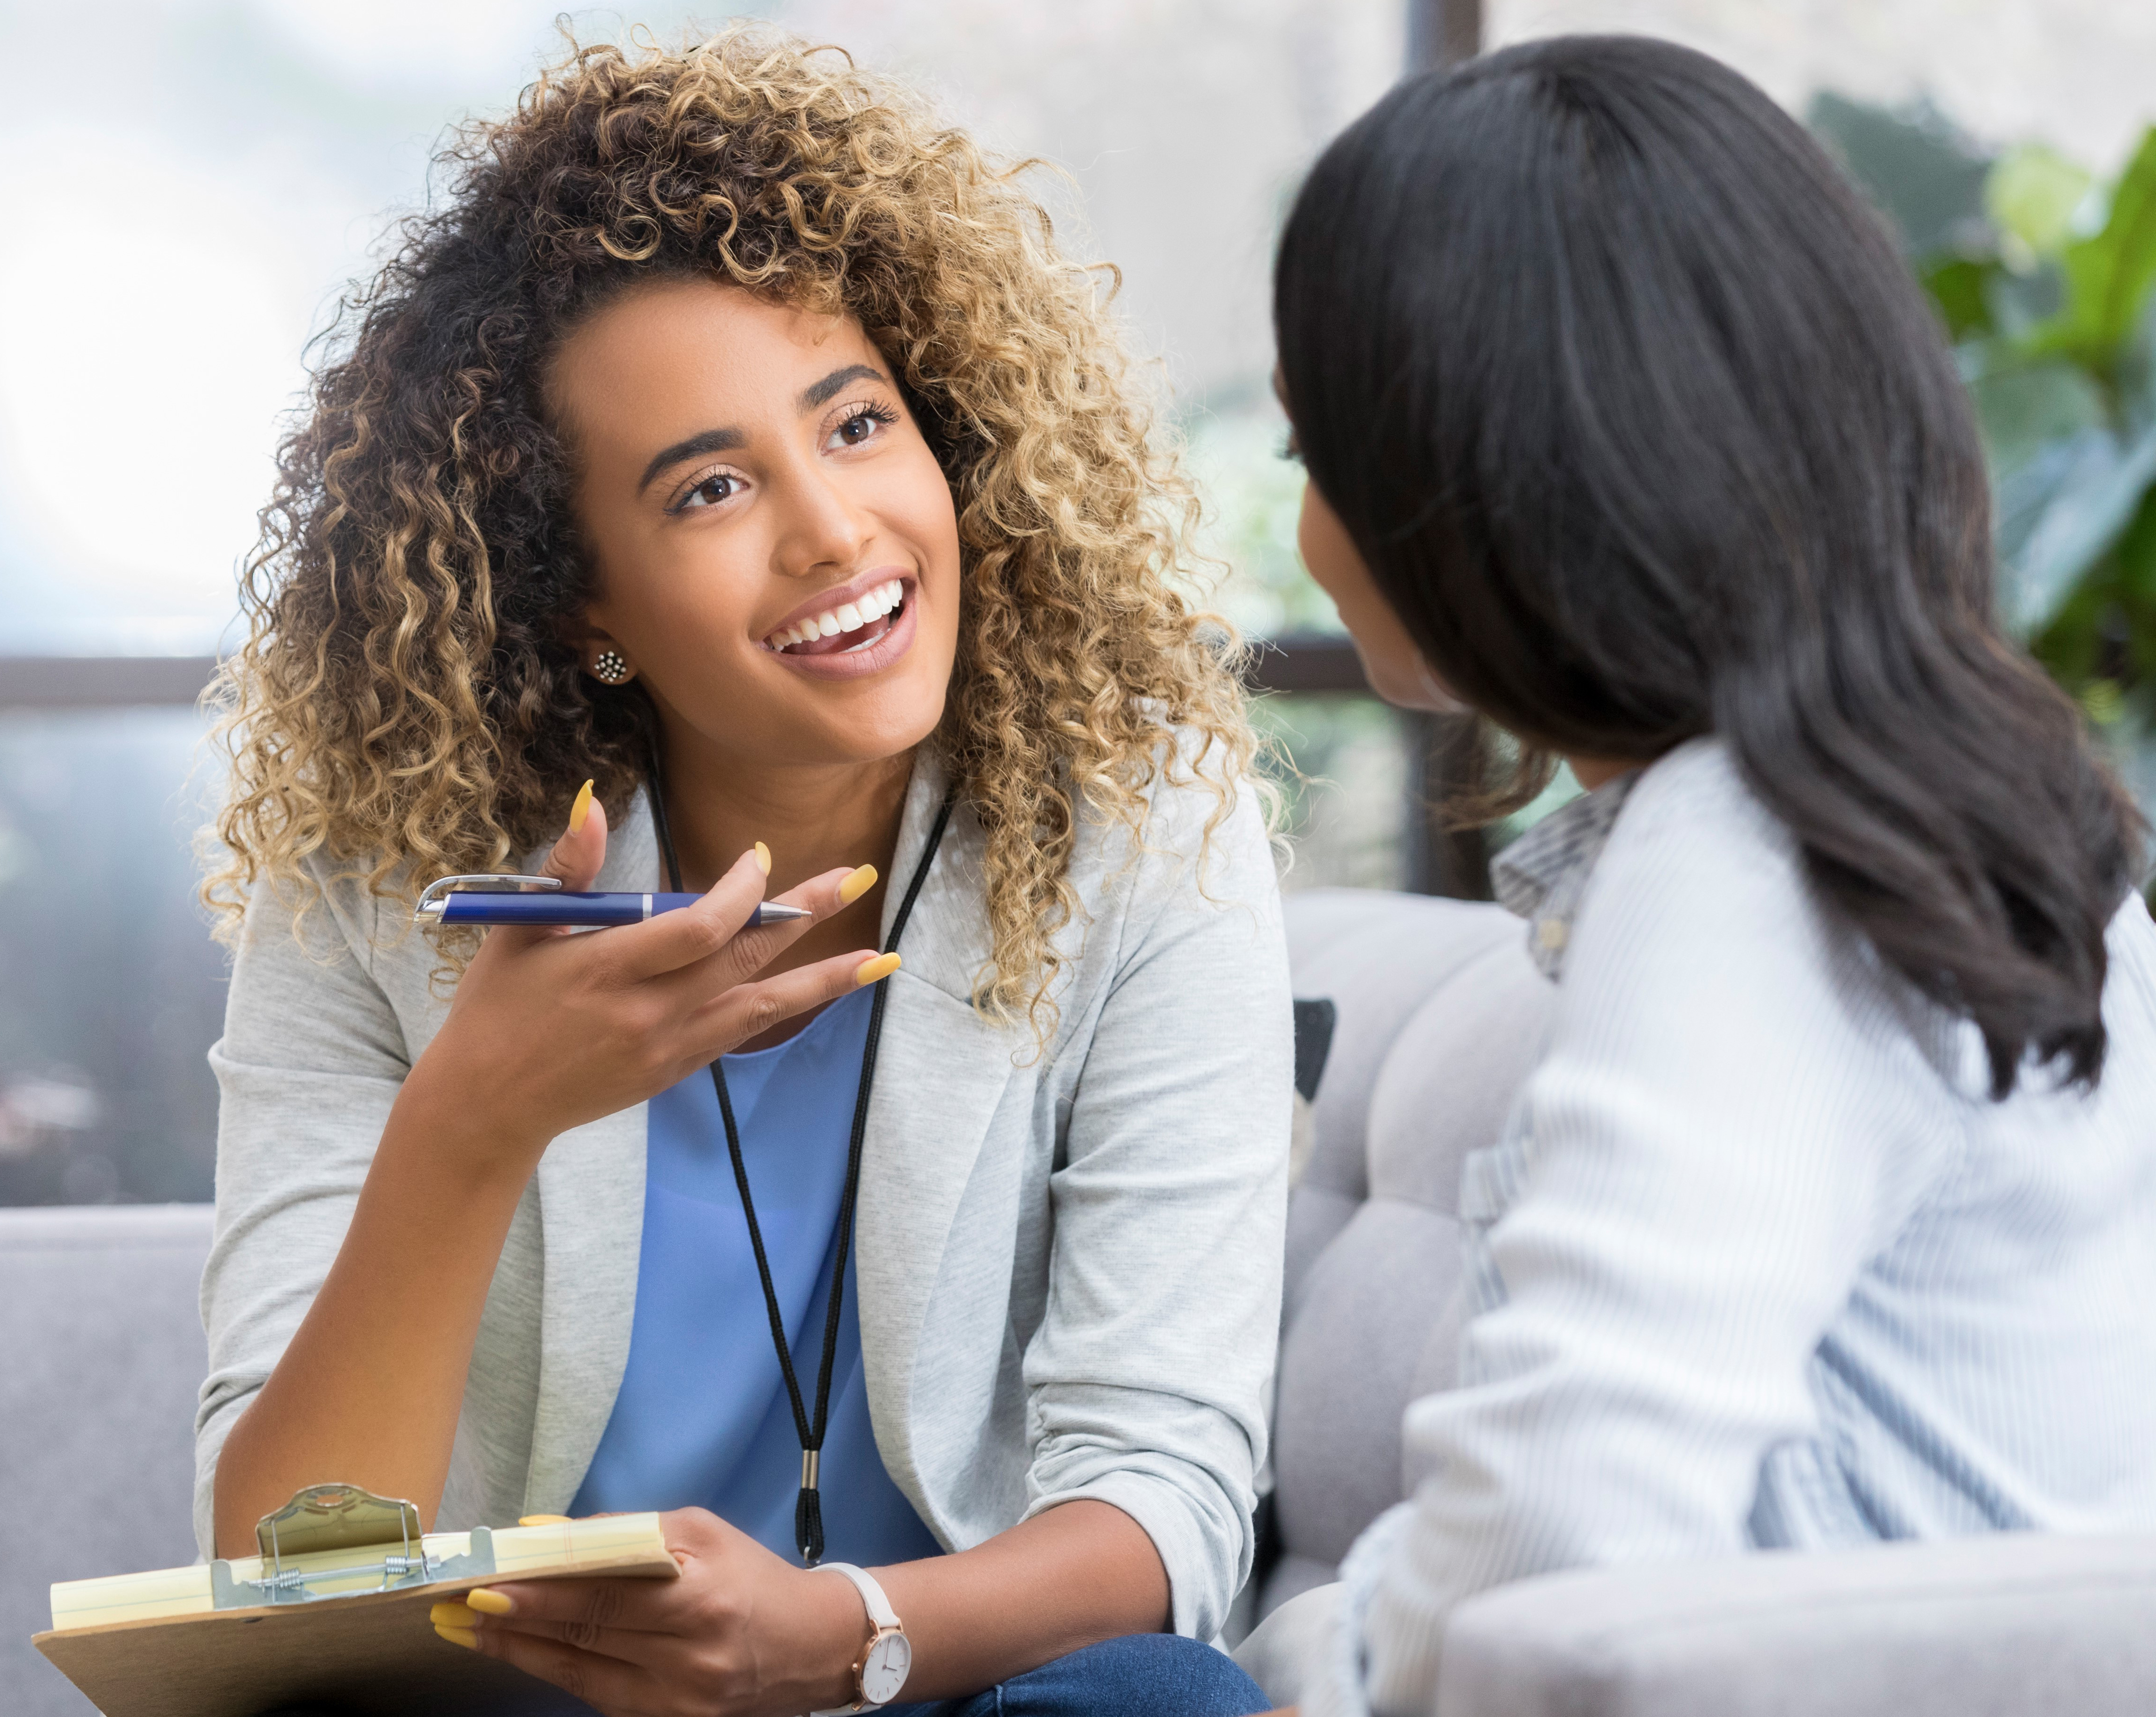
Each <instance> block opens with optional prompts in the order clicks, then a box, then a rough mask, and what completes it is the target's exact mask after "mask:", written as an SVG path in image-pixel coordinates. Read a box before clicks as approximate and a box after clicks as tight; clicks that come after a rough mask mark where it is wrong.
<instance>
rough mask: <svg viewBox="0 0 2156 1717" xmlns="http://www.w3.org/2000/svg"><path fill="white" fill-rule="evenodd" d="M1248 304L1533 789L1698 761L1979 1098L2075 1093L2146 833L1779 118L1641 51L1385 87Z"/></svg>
mask: <svg viewBox="0 0 2156 1717" xmlns="http://www.w3.org/2000/svg"><path fill="white" fill-rule="evenodd" d="M1274 311H1275V321H1276V328H1277V332H1278V336H1279V342H1280V362H1281V380H1282V384H1283V390H1284V393H1285V394H1286V400H1287V404H1288V410H1289V414H1290V416H1291V418H1292V419H1293V420H1294V424H1295V429H1296V438H1297V440H1298V441H1299V443H1300V445H1301V450H1302V453H1303V456H1304V458H1305V460H1306V462H1307V464H1308V466H1309V470H1310V476H1311V480H1312V481H1313V482H1314V483H1316V484H1317V488H1318V490H1319V491H1320V492H1321V493H1322V495H1323V496H1325V497H1326V499H1327V501H1329V502H1330V503H1331V504H1332V506H1333V508H1334V509H1335V511H1336V512H1337V513H1338V514H1339V516H1340V518H1341V520H1342V522H1343V523H1344V525H1345V526H1346V527H1347V531H1348V532H1349V534H1350V536H1351V537H1352V538H1353V541H1354V542H1355V543H1356V544H1357V546H1358V548H1359V549H1360V551H1361V553H1362V554H1363V557H1364V558H1365V559H1366V561H1367V562H1368V565H1369V567H1370V569H1371V572H1372V573H1373V576H1374V577H1375V578H1376V579H1377V582H1378V585H1379V587H1380V588H1381V589H1382V590H1383V592H1384V594H1386V596H1387V597H1388V598H1389V600H1390V601H1391V603H1392V604H1393V606H1394V609H1395V610H1396V611H1397V612H1398V613H1399V616H1400V618H1401V619H1402V621H1403V622H1404V625H1406V627H1407V629H1408V630H1409V634H1410V635H1412V636H1413V638H1414V640H1415V642H1416V643H1417V645H1419V647H1420V649H1421V650H1422V651H1423V653H1424V656H1425V657H1426V658H1427V659H1428V661H1429V662H1430V665H1431V666H1432V667H1433V668H1434V669H1435V671H1437V672H1438V673H1439V674H1440V676H1443V677H1444V679H1445V681H1447V682H1448V683H1450V685H1451V686H1453V687H1454V688H1455V690H1457V691H1459V693H1460V696H1461V697H1465V698H1466V699H1467V700H1468V701H1469V702H1471V703H1472V704H1473V705H1474V706H1475V707H1476V709H1477V710H1478V711H1479V712H1481V713H1482V714H1483V715H1484V716H1486V717H1489V718H1490V719H1491V720H1492V721H1494V722H1496V724H1498V725H1499V726H1500V727H1502V728H1503V729H1505V730H1507V732H1509V733H1512V734H1513V735H1516V736H1517V738H1519V739H1520V740H1521V741H1522V742H1523V743H1524V744H1525V745H1526V746H1527V748H1529V749H1530V753H1531V755H1530V756H1529V758H1527V767H1528V768H1530V769H1532V766H1533V763H1534V762H1535V758H1533V756H1532V753H1543V756H1544V757H1546V756H1547V753H1550V752H1574V753H1585V754H1589V755H1599V756H1610V757H1617V758H1629V759H1636V760H1640V761H1645V760H1647V759H1650V758H1654V757H1656V756H1658V755H1660V754H1661V753H1663V752H1665V751H1666V750H1668V749H1669V748H1671V746H1674V745H1676V744H1677V743H1680V742H1681V741H1683V740H1686V739H1688V738H1692V737H1693V736H1695V735H1697V734H1704V733H1714V734H1717V735H1718V736H1720V738H1722V741H1723V742H1724V743H1726V744H1727V746H1728V748H1729V750H1730V753H1731V754H1732V758H1734V760H1735V761H1736V763H1737V764H1738V768H1739V769H1741V770H1742V772H1743V776H1744V779H1746V781H1747V782H1748V784H1750V786H1751V788H1752V789H1753V792H1755V793H1756V794H1758V796H1759V798H1760V799H1762V800H1763V801H1764V802H1765V803H1766V805H1768V807H1769V808H1770V809H1771V810H1773V811H1774V813H1775V815H1778V816H1779V818H1780V819H1781V820H1782V821H1783V823H1784V825H1787V827H1788V828H1789V832H1790V834H1791V835H1793V836H1794V840H1795V841H1796V844H1797V846H1798V848H1799V851H1801V853H1802V855H1803V861H1804V866H1805V869H1806V871H1807V872H1808V874H1809V877H1810V881H1811V883H1812V886H1813V887H1814V888H1815V891H1816V892H1817V893H1818V895H1819V896H1820V897H1821V898H1822V900H1823V901H1824V902H1826V903H1827V905H1828V906H1829V907H1830V908H1831V910H1832V911H1833V912H1835V913H1836V914H1838V915H1839V916H1840V918H1841V919H1843V920H1844V921H1845V922H1846V923H1848V924H1850V925H1851V926H1853V927H1854V928H1855V929H1856V930H1857V931H1858V932H1859V933H1861V935H1862V936H1863V937H1864V938H1866V939H1868V941H1869V942H1870V943H1871V946H1872V948H1875V949H1876V952H1877V954H1878V955H1879V957H1880V958H1881V959H1882V960H1883V961H1884V962H1885V963H1886V964H1887V965H1888V966H1889V967H1891V968H1892V969H1893V970H1894V971H1897V972H1898V973H1900V974H1902V976H1903V977H1905V978H1906V979H1907V980H1908V981H1909V982H1910V983H1911V984H1913V985H1914V986H1915V987H1916V989H1917V990H1919V991H1921V992H1922V994H1923V995H1927V996H1928V997H1930V998H1931V999H1932V1000H1933V1001H1935V1002H1937V1003H1938V1004H1939V1005H1942V1006H1943V1007H1944V1008H1946V1009H1948V1010H1950V1011H1951V1012H1953V1014H1956V1015H1960V1016H1961V1017H1963V1018H1966V1019H1968V1020H1973V1021H1974V1023H1975V1025H1976V1026H1977V1027H1978V1028H1979V1030H1980V1031H1981V1032H1982V1033H1983V1036H1984V1045H1985V1047H1986V1050H1987V1051H1988V1053H1989V1062H1990V1067H1991V1077H1992V1092H1993V1095H1994V1097H2004V1096H2005V1095H2006V1094H2007V1093H2008V1092H2010V1091H2011V1090H2012V1089H2013V1088H2014V1087H2015V1082H2016V1078H2017V1075H2018V1073H2019V1072H2020V1068H2021V1067H2022V1066H2023V1065H2024V1063H2025V1062H2026V1061H2028V1060H2029V1059H2030V1057H2031V1056H2033V1057H2034V1058H2035V1060H2036V1061H2037V1062H2040V1063H2041V1064H2045V1065H2051V1064H2054V1063H2063V1065H2064V1067H2065V1069H2066V1072H2067V1074H2068V1076H2069V1077H2071V1079H2072V1080H2074V1081H2076V1082H2080V1083H2082V1085H2084V1086H2092V1085H2093V1084H2094V1083H2095V1082H2096V1081H2097V1079H2098V1078H2099V1077H2100V1076H2101V1073H2102V1066H2103V1056H2104V1047H2105V1040H2104V1027H2103V1020H2102V1011H2101V998H2102V990H2103V982H2104V971H2105V953H2104V933H2105V930H2106V928H2107V925H2108V923H2109V922H2110V919H2111V918H2112V914H2113V912H2115V911H2116V910H2117V907H2118V906H2119V904H2120V902H2121V901H2122V900H2123V897H2124V896H2125V894H2126V892H2127V890H2128V888H2129V887H2131V886H2132V882H2133V876H2134V873H2135V871H2136V870H2137V869H2138V865H2139V863H2140V857H2141V854H2140V843H2141V833H2142V831H2141V827H2140V825H2139V821H2138V818H2137V817H2136V815H2135V814H2134V812H2133V809H2132V807H2131V805H2129V804H2128V801H2127V800H2126V799H2125V798H2124V797H2123V794H2121V792H2120V790H2119V789H2118V787H2117V784H2116V783H2115V781H2114V780H2113V779H2112V776H2111V774H2109V772H2108V770H2107V769H2106V768H2105V767H2104V765H2103V763H2102V762H2101V761H2100V760H2099V758H2097V755H2096V754H2095V753H2094V752H2093V750H2092V747H2091V745H2090V743H2089V742H2088V739H2087V734H2086V733H2085V732H2084V730H2083V727H2082V722H2081V719H2080V716H2079V712H2077V711H2076V708H2075V707H2074V706H2073V704H2072V703H2071V701H2070V700H2069V699H2068V698H2067V697H2066V696H2065V695H2064V694H2063V693H2062V692H2061V691H2059V690H2058V688H2057V687H2056V686H2054V685H2053V684H2052V683H2051V681H2050V680H2049V679H2047V678H2046V676H2044V675H2043V674H2042V673H2041V672H2040V671H2039V670H2038V669H2037V668H2036V666H2035V665H2034V664H2033V663H2032V662H2031V661H2030V660H2029V658H2028V657H2027V656H2026V655H2025V654H2024V653H2023V652H2022V651H2020V650H2019V649H2017V648H2016V647H2015V646H2014V645H2012V644H2011V643H2010V642H2009V641H2008V640H2007V639H2006V638H2005V636H2004V635H2002V633H2001V631H2000V629H1999V622H1998V619H1997V616H1996V613H1995V607H1994V564H1993V555H1992V542H1991V527H1990V504H1989V491H1988V486H1987V481H1986V477H1985V472H1984V456H1983V451H1982V448H1981V446H1980V445H1979V440H1978V437H1977V431H1976V426H1975V423H1974V417H1973V415H1972V414H1971V411H1970V409H1969V404H1968V401H1967V398H1966V397H1965V394H1964V392H1963V387H1962V384H1961V382H1960V380H1959V378H1958V376H1957V375H1956V373H1955V370H1954V368H1953V361H1952V358H1951V356H1950V354H1949V353H1948V350H1947V348H1946V345H1945V342H1944V341H1943V337H1942V336H1941V332H1940V330H1939V328H1938V325H1937V323H1936V321H1934V319H1933V316H1932V315H1931V313H1930V311H1929V309H1928V306H1927V305H1926V304H1925V302H1924V301H1923V299H1922V296H1921V295H1920V294H1919V292H1918V291H1917V288H1916V286H1915V285H1914V284H1913V283H1912V280H1911V279H1910V277H1909V275H1908V272H1907V269H1906V268H1905V267H1904V265H1902V260H1901V259H1900V258H1899V256H1898V255H1897V252H1896V250H1895V248H1894V246H1893V244H1892V243H1891V242H1890V240H1889V239H1888V238H1887V236H1886V232H1885V230H1884V229H1883V228H1882V226H1881V223H1880V222H1879V220H1878V219H1877V218H1876V217H1875V216H1874V215H1873V214H1872V213H1871V211H1870V210H1869V209H1868V208H1866V207H1865V206H1864V204H1863V203H1861V202H1860V201H1859V199H1858V198H1857V197H1856V195H1855V193H1853V192H1852V191H1851V188H1849V186H1848V185H1847V183H1846V182H1845V181H1844V180H1843V178H1842V177H1841V176H1840V173H1839V172H1837V170H1836V169H1835V167H1834V165H1833V163H1832V162H1830V160H1829V159H1828V158H1827V157H1826V156H1825V153H1824V152H1822V151H1821V150H1820V147H1818V145H1817V144H1815V142H1814V141H1812V139H1811V138H1810V137H1809V136H1807V135H1806V134H1805V132H1804V130H1803V129H1802V128H1801V127H1800V126H1798V125H1797V124H1796V123H1794V121H1792V120H1790V119H1789V116H1786V115H1785V114H1784V113H1783V112H1782V111H1780V110H1779V108H1777V107H1776V106H1775V105H1774V103H1773V102H1771V101H1770V100H1768V98H1767V97H1766V96H1765V95H1763V94H1762V93H1761V92H1760V91H1759V90H1757V89H1755V88H1753V86H1752V85H1750V84H1748V83H1747V82H1746V81H1745V80H1743V78H1741V77H1739V76H1738V75H1737V74H1736V73H1734V72H1732V71H1731V70H1729V69H1727V68H1726V67H1724V66H1722V65H1719V64H1716V63H1715V62H1714V61H1712V60H1711V59H1707V58H1705V57H1704V56H1703V55H1701V54H1695V53H1691V52H1689V51H1687V50H1686V49H1681V48H1677V47H1675V46H1672V45H1671V44H1666V43H1661V42H1655V41H1651V40H1648V39H1640V38H1615V37H1609V38H1600V37H1568V38H1560V39H1553V40H1547V41H1541V42H1536V43H1532V44H1526V45H1523V46H1521V47H1517V48H1513V49H1507V51H1505V52H1503V53H1501V54H1494V55H1492V56H1491V57H1490V58H1489V59H1483V60H1479V61H1476V62H1474V63H1473V64H1470V65H1468V66H1466V67H1464V68H1462V69H1459V70H1456V71H1455V72H1452V73H1450V74H1449V75H1433V76H1430V77H1424V78H1420V79H1417V80H1413V81H1411V82H1409V83H1406V84H1404V85H1401V86H1400V87H1399V88H1398V89H1396V90H1394V91H1393V92H1392V93H1391V94H1390V95H1388V96H1387V97H1386V98H1385V99H1384V100H1382V101H1380V102H1379V103H1378V105H1377V106H1376V107H1375V108H1373V110H1372V111H1370V112H1369V113H1368V114H1366V115H1365V116H1363V118H1362V119H1360V120H1359V121H1357V122H1356V123H1355V124H1354V125H1353V126H1351V127H1350V128H1349V129H1348V130H1347V131H1346V132H1345V133H1344V134H1343V135H1342V136H1341V137H1340V138H1339V139H1338V140H1337V141H1335V142H1334V143H1333V144H1332V147H1330V148H1329V149H1328V150H1327V152H1326V153H1325V155H1324V157H1323V158H1322V160H1321V161H1319V162H1318V163H1317V167H1316V168H1315V170H1314V171H1313V172H1312V173H1311V175H1310V177H1309V179H1308V181H1307V182H1306V183H1305V184H1304V186H1303V187H1302V189H1301V194H1300V195H1299V196H1298V198H1296V204H1295V208H1294V211H1293V213H1292V215H1291V218H1290V220H1289V222H1288V224H1287V228H1286V233H1285V234H1284V236H1283V239H1282V241H1281V249H1280V260H1279V267H1278V274H1277V278H1276V293H1275V304H1274Z"/></svg>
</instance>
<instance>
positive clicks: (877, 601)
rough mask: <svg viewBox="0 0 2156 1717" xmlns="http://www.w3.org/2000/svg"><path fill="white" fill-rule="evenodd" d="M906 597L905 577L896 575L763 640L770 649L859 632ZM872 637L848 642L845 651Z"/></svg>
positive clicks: (859, 645)
mask: <svg viewBox="0 0 2156 1717" xmlns="http://www.w3.org/2000/svg"><path fill="white" fill-rule="evenodd" d="M905 600H906V581H905V580H904V579H902V578H893V579H892V580H891V582H890V583H887V584H879V585H877V586H876V587H875V589H873V590H871V591H870V592H869V593H868V594H866V595H865V596H863V597H862V598H861V599H860V600H859V601H857V602H842V603H840V604H839V605H838V607H837V608H836V609H826V610H825V611H824V613H822V614H818V615H817V616H816V617H815V619H812V620H797V621H795V622H794V624H793V625H790V626H784V627H782V628H780V630H778V631H776V632H773V634H772V635H770V636H769V637H768V638H767V639H765V640H763V642H764V647H765V648H766V649H767V650H790V649H792V648H793V646H794V645H797V644H809V643H813V642H814V641H815V640H817V639H819V638H836V637H837V636H839V634H841V633H843V632H856V631H859V630H860V629H861V628H862V627H863V626H866V625H873V624H874V623H875V622H876V621H877V620H880V619H883V617H884V616H885V615H886V614H889V613H891V610H892V609H896V608H897V607H898V606H899V604H901V603H902V602H904V601H905ZM870 641H872V640H867V639H864V640H862V641H861V642H860V644H854V645H848V646H847V649H846V650H845V651H841V652H840V654H842V655H843V654H845V653H847V652H848V651H851V650H860V649H865V648H866V646H867V645H868V644H869V643H870Z"/></svg>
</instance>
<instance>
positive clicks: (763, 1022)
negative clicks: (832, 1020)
mask: <svg viewBox="0 0 2156 1717" xmlns="http://www.w3.org/2000/svg"><path fill="white" fill-rule="evenodd" d="M899 964H900V961H899V958H898V956H897V955H896V954H878V953H877V952H876V951H875V949H874V948H856V949H855V951H854V952H853V953H851V954H839V955H837V956H835V957H834V958H833V959H828V960H819V961H817V962H816V964H814V965H811V966H798V967H796V968H795V969H793V971H790V972H781V973H779V974H778V975H777V976H775V977H771V978H763V979H758V980H757V981H756V982H755V983H752V984H735V985H734V986H733V987H732V988H731V989H729V990H726V991H725V992H724V993H723V994H721V995H717V996H716V997H714V998H713V999H712V1000H710V1001H707V1002H706V1003H705V1004H704V1005H703V1006H702V1007H701V1008H699V1009H697V1010H696V1012H695V1013H694V1014H692V1015H690V1018H689V1021H688V1026H689V1029H688V1034H687V1035H688V1040H689V1041H690V1043H691V1044H693V1045H694V1046H696V1048H695V1053H696V1056H698V1057H699V1059H700V1062H710V1061H711V1060H713V1059H715V1058H716V1057H717V1056H722V1055H724V1054H726V1052H727V1051H730V1050H731V1049H732V1048H734V1047H735V1046H737V1045H738V1044H742V1043H746V1042H747V1041H749V1039H751V1038H752V1037H760V1036H762V1035H763V1033H765V1032H767V1031H770V1030H771V1029H772V1028H773V1026H778V1025H779V1024H781V1023H782V1022H783V1021H785V1020H790V1019H792V1018H793V1016H794V1015H796V1014H799V1013H805V1012H807V1011H808V1010H809V1009H810V1008H814V1007H821V1006H823V1005H824V1004H825V1003H827V1002H834V1001H836V1000H838V999H839V997H840V996H842V995H851V994H852V993H853V992H854V991H855V990H860V989H862V988H864V987H865V986H866V985H868V984H876V983H880V982H881V981H882V980H883V979H885V978H888V977H889V976H891V974H892V973H893V972H896V970H897V969H899Z"/></svg>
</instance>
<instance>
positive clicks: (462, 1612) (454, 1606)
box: [427, 1599, 479, 1627]
mask: <svg viewBox="0 0 2156 1717" xmlns="http://www.w3.org/2000/svg"><path fill="white" fill-rule="evenodd" d="M427 1619H428V1620H429V1622H433V1623H434V1626H435V1627H470V1626H471V1625H472V1624H473V1623H474V1622H477V1621H478V1620H479V1617H477V1616H475V1615H474V1614H473V1613H472V1612H470V1610H469V1609H467V1608H466V1607H465V1606H464V1605H462V1604H460V1603H458V1602H457V1601H455V1600H454V1599H451V1600H450V1601H449V1602H447V1603H441V1604H436V1605H435V1606H434V1607H433V1608H432V1609H430V1610H429V1611H428V1612H427Z"/></svg>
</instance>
